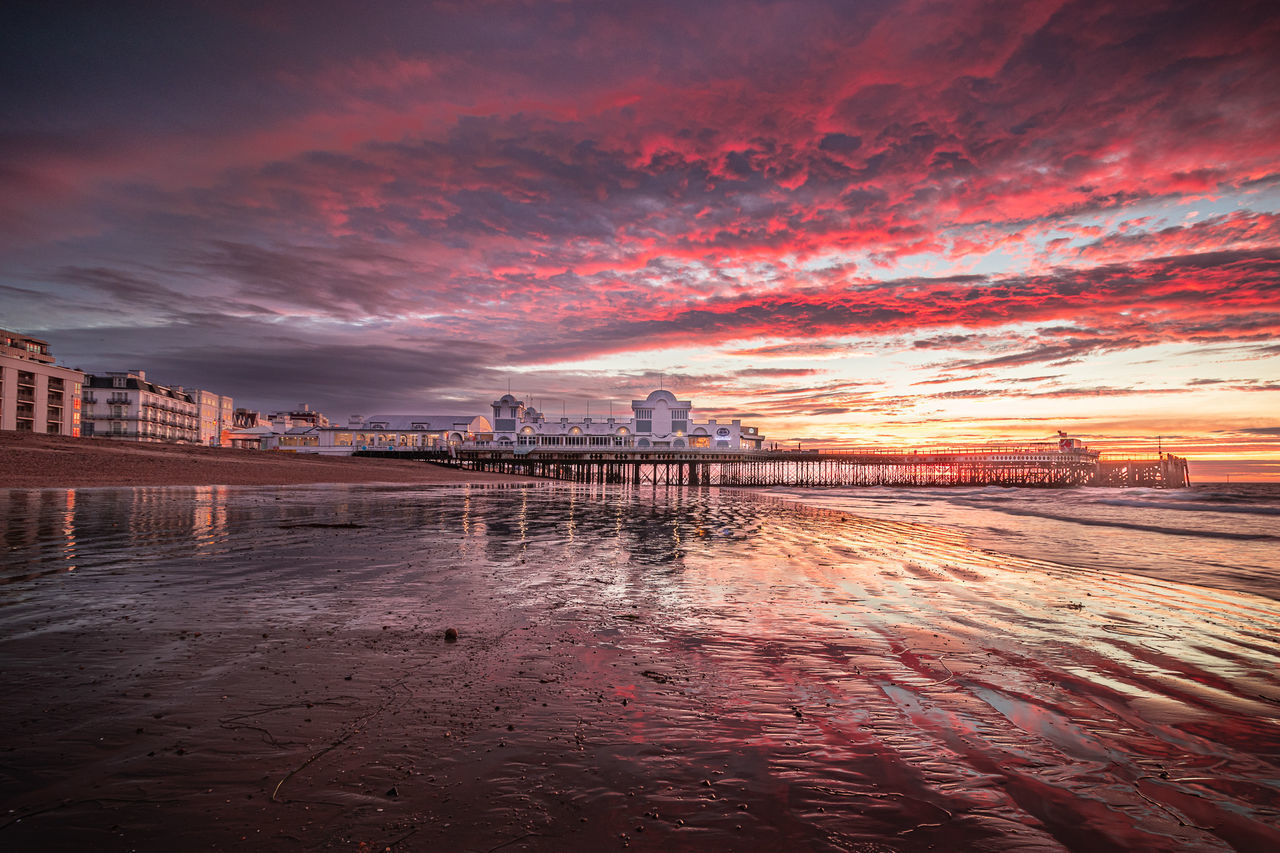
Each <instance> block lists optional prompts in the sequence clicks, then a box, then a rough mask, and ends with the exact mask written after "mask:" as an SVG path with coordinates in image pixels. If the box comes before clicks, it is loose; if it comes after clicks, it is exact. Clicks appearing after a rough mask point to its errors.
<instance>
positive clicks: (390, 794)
mask: <svg viewBox="0 0 1280 853" xmlns="http://www.w3.org/2000/svg"><path fill="white" fill-rule="evenodd" d="M387 796H388V797H398V796H400V792H399V791H398V790H396V786H395V785H392V786H391V790H389V791H387Z"/></svg>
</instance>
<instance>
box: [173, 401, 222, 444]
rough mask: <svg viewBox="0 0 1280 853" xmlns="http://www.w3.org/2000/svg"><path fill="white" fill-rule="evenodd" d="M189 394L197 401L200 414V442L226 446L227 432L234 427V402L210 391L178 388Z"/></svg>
mask: <svg viewBox="0 0 1280 853" xmlns="http://www.w3.org/2000/svg"><path fill="white" fill-rule="evenodd" d="M178 390H179V391H183V392H185V393H187V394H190V395H191V396H192V397H193V398H195V400H196V401H197V403H198V405H199V408H200V414H199V421H200V443H201V444H207V445H208V446H210V447H226V446H229V445H228V443H227V434H228V433H229V432H230V430H231V429H232V428H233V427H234V424H233V423H232V421H233V419H234V413H235V403H234V402H233V401H232V399H231V398H230V397H226V396H223V395H222V394H215V393H213V392H212V391H202V390H198V389H193V390H188V389H185V388H182V387H179V388H178Z"/></svg>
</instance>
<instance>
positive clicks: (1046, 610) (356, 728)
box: [0, 485, 1280, 850]
mask: <svg viewBox="0 0 1280 853" xmlns="http://www.w3.org/2000/svg"><path fill="white" fill-rule="evenodd" d="M48 495H54V497H49V496H48ZM55 498H56V499H55ZM0 509H3V510H4V517H5V518H6V519H9V520H10V521H8V522H7V526H6V530H5V537H6V540H5V541H6V543H7V544H8V546H9V551H8V554H9V560H10V563H11V564H12V563H14V561H16V568H10V567H6V576H5V580H6V581H7V584H8V591H9V598H8V606H7V607H6V608H4V610H3V613H2V615H0V627H3V632H2V634H0V636H3V637H4V639H3V640H0V644H2V645H0V651H2V652H3V659H4V660H5V662H6V675H7V677H8V678H9V680H10V682H11V683H12V684H13V685H14V689H15V690H18V691H20V695H22V696H24V697H26V700H25V701H24V703H22V705H21V706H20V705H18V704H17V703H12V702H10V703H7V704H6V706H5V708H4V713H3V718H2V719H0V725H3V726H5V727H6V730H9V731H15V732H22V733H23V739H22V741H21V742H18V743H15V744H14V748H13V749H12V750H11V751H10V753H9V756H8V759H7V763H8V765H9V766H10V767H12V768H16V770H15V773H13V774H10V775H9V776H8V777H6V778H5V779H4V780H3V781H0V793H3V795H4V797H5V799H6V801H8V802H10V803H12V804H13V805H12V806H11V807H12V808H14V809H15V812H14V814H16V815H19V816H22V818H23V819H22V820H21V821H20V822H17V823H11V824H10V825H9V826H7V827H6V828H5V829H4V830H3V831H0V832H2V833H3V834H0V839H3V838H5V837H6V836H7V837H8V838H9V839H12V840H15V841H17V842H20V843H25V842H27V841H31V840H34V839H36V838H41V839H46V840H47V839H50V838H52V839H54V840H57V841H59V842H60V843H77V842H85V841H86V840H87V839H90V838H97V837H99V836H101V837H107V838H111V839H115V840H118V841H119V842H120V846H125V845H126V844H127V845H131V846H135V847H140V848H142V849H159V846H158V844H159V842H158V841H157V839H158V838H160V835H159V834H158V833H159V832H160V829H161V828H166V829H168V828H172V827H180V828H181V831H182V833H185V835H182V836H181V837H183V838H184V839H185V840H186V841H187V842H188V843H189V844H192V845H195V846H212V845H215V844H223V843H232V842H233V841H235V840H236V839H237V838H238V837H239V836H235V837H234V838H233V835H235V833H234V832H233V831H232V830H231V829H229V827H231V826H236V827H240V828H241V831H240V834H243V827H250V828H251V829H252V830H253V831H254V832H255V833H262V834H263V837H264V839H266V841H267V842H269V843H270V844H271V845H272V846H275V847H280V848H284V849H302V848H306V847H314V846H317V845H323V844H327V843H338V842H342V843H347V842H348V841H353V840H365V841H367V842H368V843H370V844H378V845H380V846H385V845H386V844H387V843H389V842H393V841H394V840H395V839H397V838H401V837H406V838H412V839H413V840H414V841H413V843H415V844H421V845H423V846H426V847H437V848H444V847H460V848H461V847H465V848H468V849H471V848H478V849H490V848H491V847H494V846H499V845H503V844H509V845H510V846H511V847H512V848H513V849H553V848H556V849H564V848H566V847H578V848H582V847H590V846H597V847H598V846H602V845H603V846H609V845H616V844H617V843H618V842H619V836H620V835H622V834H626V835H627V836H628V837H629V838H631V839H632V841H633V842H637V839H640V838H641V837H642V838H643V841H644V845H645V846H648V845H653V846H654V847H655V848H658V847H661V848H666V849H672V848H674V849H681V848H685V849H688V848H692V847H696V846H712V847H723V848H734V849H742V848H744V847H746V848H751V849H767V848H779V847H792V848H805V849H850V848H856V847H857V846H858V845H863V846H865V845H874V844H878V843H891V845H892V846H893V847H894V848H895V849H904V850H911V849H925V848H930V847H933V848H944V847H945V848H951V849H955V848H972V847H986V848H992V849H996V848H1000V849H1005V848H1008V847H1014V846H1029V847H1044V848H1053V847H1057V846H1061V845H1065V846H1068V847H1074V848H1079V849H1084V848H1091V849H1092V848H1106V847H1111V848H1125V847H1127V848H1143V849H1206V850H1212V849H1226V848H1227V847H1228V846H1231V845H1234V846H1236V847H1242V848H1245V849H1256V848H1259V847H1262V846H1266V845H1269V844H1271V842H1272V841H1275V840H1277V831H1276V822H1277V817H1278V816H1280V814H1278V812H1277V809H1276V807H1275V803H1276V802H1277V801H1278V799H1277V796H1278V795H1280V791H1277V789H1276V786H1275V782H1274V779H1275V777H1276V762H1277V760H1278V759H1277V755H1278V754H1280V711H1278V710H1277V708H1278V707H1280V705H1278V703H1280V677H1278V676H1277V669H1278V667H1277V664H1280V642H1278V641H1277V637H1280V606H1278V605H1277V604H1276V602H1274V601H1269V600H1266V599H1262V598H1256V597H1253V596H1249V595H1245V594H1238V593H1232V592H1224V591H1218V590H1211V589H1206V588H1200V587H1193V586H1188V585H1185V584H1179V583H1173V582H1169V581H1160V580H1155V579H1150V578H1141V577H1137V576H1128V575H1123V574H1118V573H1104V572H1097V571H1089V570H1078V569H1072V568H1069V567H1064V566H1061V565H1058V564H1054V563H1049V562H1043V561H1035V560H1028V559H1020V558H1015V557H1009V556H1006V555H1002V554H998V553H995V552H991V551H981V550H976V549H973V548H971V547H969V546H967V545H966V543H965V540H964V538H963V537H960V536H957V535H955V534H952V533H948V532H947V531H939V530H936V529H933V528H931V527H930V526H928V525H926V524H922V523H897V522H891V521H884V520H874V519H857V518H853V517H851V516H848V515H845V514H843V513H840V512H835V511H831V510H824V509H819V508H809V507H802V506H799V505H796V504H792V503H789V502H786V501H782V500H776V499H769V498H759V497H752V496H749V495H744V494H737V493H732V492H727V491H718V490H702V491H698V490H671V491H667V490H665V489H657V490H655V489H653V488H649V487H646V488H641V489H638V490H630V489H623V490H617V489H613V488H608V487H569V486H559V485H554V486H551V485H548V486H534V487H525V488H515V489H483V488H452V489H451V488H443V489H419V488H362V487H342V488H318V487H317V488H301V489H292V490H280V489H202V490H196V489H186V490H182V489H154V490H145V489H140V490H127V489H126V490H110V489H101V490H82V491H80V492H78V493H74V495H73V496H72V497H70V498H69V497H68V493H66V492H56V493H52V492H49V493H45V492H15V491H10V492H0ZM68 543H74V549H75V552H76V554H77V565H78V566H79V568H78V570H77V571H76V572H75V573H74V580H72V579H71V576H69V575H68V574H67V573H66V572H65V571H63V572H61V573H60V574H41V573H39V572H38V571H36V570H35V569H36V568H37V567H39V566H42V565H46V564H48V565H53V564H56V563H61V562H65V560H63V557H64V556H65V555H66V554H67V553H68V550H67V549H68V547H69V545H68ZM446 626H449V627H456V628H457V629H458V632H459V636H458V641H457V642H456V643H450V644H445V643H443V641H442V640H441V637H442V632H443V630H444V628H445V627H446ZM80 667H83V669H80ZM37 707H38V708H51V709H55V710H54V712H52V713H50V714H48V715H41V714H36V713H32V712H31V711H30V710H29V708H37ZM335 744H336V745H335ZM31 779H36V780H39V781H37V782H35V783H31V782H29V781H26V780H31ZM20 780H23V781H20ZM391 789H394V790H395V791H396V792H397V793H396V795H395V796H394V797H390V796H388V795H387V794H386V793H385V792H387V791H389V790H391ZM207 792H212V793H207ZM104 802H109V803H113V804H114V805H111V806H109V807H104V806H103V803H104ZM158 803H163V805H157V804H158ZM655 816H656V817H655ZM637 827H642V828H643V836H641V835H639V834H637V833H638V830H637ZM406 833H408V834H407V835H406ZM512 842H514V843H512ZM637 843H638V842H637Z"/></svg>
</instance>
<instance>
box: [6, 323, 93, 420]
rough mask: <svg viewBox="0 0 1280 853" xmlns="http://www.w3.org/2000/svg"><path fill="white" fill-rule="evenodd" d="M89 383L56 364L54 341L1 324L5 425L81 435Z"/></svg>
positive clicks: (80, 374)
mask: <svg viewBox="0 0 1280 853" xmlns="http://www.w3.org/2000/svg"><path fill="white" fill-rule="evenodd" d="M83 383H84V373H82V372H81V371H79V370H72V369H71V368H69V367H59V366H58V365H56V364H54V358H53V355H52V354H51V353H50V352H49V343H48V341H44V340H41V339H40V338H33V337H31V336H29V335H23V334H21V333H19V332H10V331H6V330H4V329H0V429H3V430H16V431H18V432H38V433H44V434H46V435H69V436H79V435H80V406H81V403H80V391H81V386H82V385H83Z"/></svg>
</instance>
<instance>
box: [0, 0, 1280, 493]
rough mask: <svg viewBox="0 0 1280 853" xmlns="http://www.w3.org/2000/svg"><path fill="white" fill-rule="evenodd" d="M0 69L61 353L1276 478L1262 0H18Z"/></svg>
mask: <svg viewBox="0 0 1280 853" xmlns="http://www.w3.org/2000/svg"><path fill="white" fill-rule="evenodd" d="M0 79H3V80H4V81H5V84H4V86H2V87H0V327H4V328H8V329H14V330H18V331H22V332H26V333H28V334H32V335H35V336H37V337H42V338H45V339H47V340H48V341H49V342H50V346H51V349H52V351H53V353H54V355H55V356H56V357H57V358H58V360H59V361H60V362H61V363H63V364H66V365H68V366H74V367H80V368H82V369H84V370H87V371H89V372H95V371H97V372H103V371H109V370H126V369H136V368H140V369H144V370H146V371H147V375H148V377H149V378H151V379H153V380H155V381H159V382H164V383H168V384H174V385H179V384H180V385H185V386H187V387H193V386H194V387H201V388H207V389H209V390H212V391H216V392H219V393H223V394H228V395H231V396H233V397H234V398H235V401H236V404H237V405H239V406H245V407H248V408H252V409H259V410H263V411H275V410H278V409H285V408H292V407H294V406H296V405H298V404H299V403H302V402H306V403H308V404H310V405H311V406H312V407H313V408H316V409H319V410H320V411H322V412H324V413H326V414H328V415H329V416H330V417H331V418H334V419H336V420H341V421H344V422H345V419H346V418H347V416H349V415H350V414H353V413H361V414H365V415H369V414H374V413H383V414H392V413H428V412H439V411H448V412H475V413H486V412H487V407H488V404H489V403H490V402H491V401H492V400H494V399H496V398H497V397H498V396H500V395H501V394H503V393H506V392H507V389H508V387H509V388H510V389H511V391H512V392H513V393H515V394H517V395H518V396H520V397H522V398H524V399H526V400H528V401H530V402H533V403H535V404H536V405H538V406H539V408H541V409H543V410H544V411H546V412H547V413H548V414H550V415H553V416H558V415H559V414H560V413H561V412H565V413H568V414H585V413H587V412H588V411H590V413H592V414H596V415H599V414H605V413H607V412H608V411H609V409H610V406H612V409H613V411H614V412H615V414H623V413H626V411H627V410H628V408H629V403H630V401H631V400H632V399H635V398H642V397H644V396H645V395H646V394H647V393H648V391H650V390H652V389H654V388H657V387H665V388H668V389H670V390H672V391H674V392H676V393H677V394H678V395H679V396H680V398H681V399H691V400H693V402H694V406H695V416H696V417H698V418H699V419H704V418H708V417H717V418H732V417H738V418H742V419H743V420H744V421H745V422H748V423H751V424H754V425H757V426H758V427H760V429H761V431H762V432H763V433H764V434H765V435H766V436H767V437H768V439H769V440H770V441H777V442H779V443H780V444H784V445H786V446H791V445H793V444H794V443H795V442H802V443H803V444H804V446H806V447H862V446H868V445H886V444H887V445H895V446H897V445H921V444H930V443H946V444H956V443H972V442H987V441H1004V440H1008V441H1026V440H1043V439H1046V438H1048V437H1050V436H1052V435H1054V434H1055V433H1056V431H1057V430H1060V429H1061V430H1065V431H1067V432H1069V433H1070V434H1072V435H1077V436H1080V437H1083V438H1085V439H1086V440H1087V441H1089V442H1090V443H1091V444H1093V445H1094V446H1096V447H1100V448H1104V449H1106V448H1127V449H1132V450H1152V451H1154V450H1155V449H1156V448H1157V447H1160V448H1162V449H1164V450H1171V451H1174V452H1177V453H1180V454H1185V455H1188V456H1190V457H1191V459H1192V473H1193V476H1199V477H1200V478H1201V479H1223V478H1225V477H1228V476H1230V477H1231V478H1232V479H1233V480H1237V479H1241V480H1242V479H1272V480H1276V481H1280V8H1278V7H1277V6H1276V5H1275V4H1274V2H1258V3H1250V2H1232V3H1226V4H1223V3H1220V2H1166V0H1150V2H1145V1H1144V2H1142V3H1132V2H1123V0H1105V1H1104V2H1093V1H1092V0H1086V2H1069V1H1068V2H1063V1H1062V0H1048V1H1047V2H1035V0H1028V2H980V0H948V2H937V0H933V2H912V0H905V2H899V0H883V1H881V0H870V2H854V0H840V1H839V2H810V0H805V2H751V0H733V2H720V1H719V0H700V2H698V3H688V2H671V3H667V2H662V0H647V2H634V3H628V2H618V3H598V2H576V0H565V2H545V1H544V2H488V0H466V1H465V2H447V3H431V2H407V3H394V2H380V3H373V4H370V3H341V2H329V0H311V2H306V3H273V4H261V3H258V2H244V3H241V2H227V0H218V2H200V0H187V2H183V3H170V2H165V3H156V4H148V3H128V4H102V3H90V4H84V5H83V6H78V5H76V4H71V3H57V4H53V3H47V2H41V3H26V2H11V3H6V4H4V8H3V11H0Z"/></svg>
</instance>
